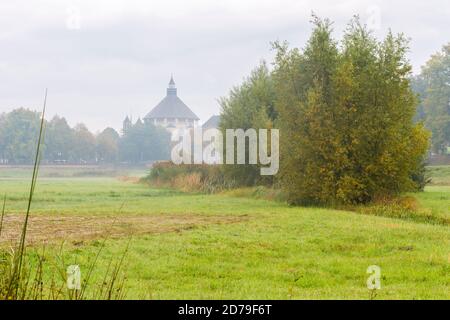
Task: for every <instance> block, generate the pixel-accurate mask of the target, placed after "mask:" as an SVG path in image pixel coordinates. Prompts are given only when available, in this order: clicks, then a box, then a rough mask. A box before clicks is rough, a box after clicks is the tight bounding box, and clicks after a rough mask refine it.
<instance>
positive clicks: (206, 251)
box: [0, 167, 450, 299]
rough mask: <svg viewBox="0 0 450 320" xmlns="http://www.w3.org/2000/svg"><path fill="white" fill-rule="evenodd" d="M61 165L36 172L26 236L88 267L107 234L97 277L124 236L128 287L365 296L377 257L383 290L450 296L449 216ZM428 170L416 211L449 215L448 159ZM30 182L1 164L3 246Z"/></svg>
mask: <svg viewBox="0 0 450 320" xmlns="http://www.w3.org/2000/svg"><path fill="white" fill-rule="evenodd" d="M54 171H55V170H52V171H51V173H49V172H46V170H45V168H43V169H42V171H41V177H42V178H40V179H39V181H38V186H37V189H36V194H35V200H34V201H33V206H32V220H31V223H30V233H29V235H28V236H29V240H30V241H32V242H33V243H34V245H35V247H36V248H39V247H40V243H42V242H43V241H49V242H50V243H51V244H50V245H48V244H47V247H48V248H47V250H48V251H50V252H51V251H52V250H55V252H56V250H57V246H58V245H60V244H61V243H62V242H63V241H65V245H64V246H65V249H66V250H65V253H64V259H65V262H66V263H67V265H69V264H79V265H80V267H81V270H82V274H83V270H84V268H86V267H85V266H86V265H87V264H88V261H89V260H90V259H91V258H92V257H93V256H94V255H95V253H96V252H97V250H98V247H99V242H100V240H101V239H102V238H104V237H105V236H107V235H108V237H109V238H108V240H106V246H105V249H104V250H103V252H102V254H101V256H100V260H99V263H98V264H97V268H96V270H95V274H94V277H96V278H97V279H100V278H101V276H102V274H104V273H105V271H106V269H107V268H108V261H110V260H111V258H113V259H114V258H120V257H121V255H122V254H123V252H124V251H125V249H126V247H127V245H128V243H129V251H128V253H127V256H126V262H125V267H126V268H125V270H126V275H127V282H126V289H127V298H147V299H178V298H184V299H197V298H198V299H201V298H204V299H212V298H215V299H238V298H242V299H332V298H338V299H367V298H369V290H368V289H367V287H366V279H367V277H368V274H366V269H367V267H368V266H370V265H378V266H380V267H381V275H382V279H381V286H382V288H381V290H378V292H377V296H376V298H378V299H384V298H386V299H429V298H437V299H449V298H450V226H449V225H446V224H442V223H433V221H430V223H426V222H423V221H415V220H414V219H413V220H411V219H398V218H389V217H380V216H372V215H365V214H361V213H357V212H349V211H342V210H331V209H322V208H301V207H289V206H287V205H286V204H284V203H281V202H276V201H268V200H263V199H256V198H251V197H236V196H231V195H229V194H217V195H202V194H186V193H181V192H178V191H173V190H163V189H152V188H149V187H148V186H145V185H141V184H137V183H136V179H133V178H132V177H131V178H130V177H129V178H124V177H119V178H117V177H112V176H108V174H100V175H96V174H92V175H93V176H87V175H84V174H82V173H79V172H75V173H74V172H73V171H72V172H71V173H67V172H66V173H61V172H59V173H55V172H54ZM56 172H58V170H56ZM431 172H432V174H433V177H434V179H433V181H436V183H434V185H431V186H429V187H427V190H426V192H424V193H418V194H414V195H413V196H414V197H416V198H417V202H418V204H419V206H420V210H422V211H426V212H428V213H430V214H432V215H436V216H439V217H444V218H448V217H449V216H450V201H449V200H450V183H447V182H448V181H450V170H448V168H446V167H442V168H440V169H435V168H433V169H432V171H431ZM143 173H144V172H143V171H136V170H134V171H132V172H129V173H121V174H120V175H122V174H123V175H125V174H126V175H128V176H138V175H141V174H143ZM111 175H116V174H113V173H111ZM446 181H447V182H446ZM28 187H29V172H27V171H26V170H23V169H21V170H15V171H14V170H11V169H0V194H4V193H5V192H6V193H7V216H6V218H5V226H4V227H5V231H6V230H8V231H7V232H5V233H4V234H3V235H2V236H1V237H0V245H1V246H3V247H7V246H8V245H10V243H11V241H13V240H14V238H15V237H16V235H17V234H18V228H19V226H20V222H21V216H22V214H23V212H24V210H25V206H26V199H27V189H28ZM130 239H131V240H130ZM130 241H131V242H130ZM52 244H54V246H53V245H52Z"/></svg>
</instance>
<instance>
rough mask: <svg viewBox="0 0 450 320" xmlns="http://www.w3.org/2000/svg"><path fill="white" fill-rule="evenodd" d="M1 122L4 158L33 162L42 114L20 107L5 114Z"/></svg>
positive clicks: (12, 161) (22, 162) (13, 161)
mask: <svg viewBox="0 0 450 320" xmlns="http://www.w3.org/2000/svg"><path fill="white" fill-rule="evenodd" d="M0 122H1V126H0V137H1V138H0V147H1V148H2V152H0V154H3V156H2V158H3V159H8V161H9V163H16V164H27V163H31V162H32V161H33V157H34V153H35V148H36V143H37V138H38V135H39V126H40V114H39V113H38V112H34V111H31V110H28V109H24V108H20V109H16V110H13V111H11V112H9V113H7V114H5V115H3V116H2V117H1V118H0Z"/></svg>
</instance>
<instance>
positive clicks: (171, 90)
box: [167, 75, 177, 96]
mask: <svg viewBox="0 0 450 320" xmlns="http://www.w3.org/2000/svg"><path fill="white" fill-rule="evenodd" d="M167 95H168V96H170V95H175V96H176V95H177V87H176V86H175V81H173V75H171V76H170V81H169V87H168V88H167Z"/></svg>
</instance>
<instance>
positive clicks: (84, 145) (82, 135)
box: [73, 123, 97, 163]
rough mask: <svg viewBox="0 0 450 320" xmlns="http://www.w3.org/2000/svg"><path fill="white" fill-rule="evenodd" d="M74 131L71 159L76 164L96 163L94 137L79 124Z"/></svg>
mask: <svg viewBox="0 0 450 320" xmlns="http://www.w3.org/2000/svg"><path fill="white" fill-rule="evenodd" d="M73 130H74V145H73V155H74V156H73V157H74V160H75V161H76V162H81V163H87V162H94V161H96V160H97V159H96V154H95V137H94V135H93V134H92V133H91V132H90V131H89V130H88V128H87V127H86V126H85V125H84V124H82V123H79V124H77V125H76V126H75V128H74V129H73Z"/></svg>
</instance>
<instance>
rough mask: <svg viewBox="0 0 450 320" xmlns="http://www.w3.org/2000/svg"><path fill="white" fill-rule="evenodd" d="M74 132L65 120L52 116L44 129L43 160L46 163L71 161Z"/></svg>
mask: <svg viewBox="0 0 450 320" xmlns="http://www.w3.org/2000/svg"><path fill="white" fill-rule="evenodd" d="M74 139H75V137H74V132H73V130H72V128H70V126H69V124H68V123H67V121H66V119H65V118H61V117H59V116H57V115H56V116H54V117H53V118H52V120H50V122H48V124H47V125H46V128H45V139H44V143H45V159H46V160H48V161H55V160H63V161H71V160H72V159H73V156H74V154H73V150H72V148H73V146H74V143H75V140H74Z"/></svg>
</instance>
